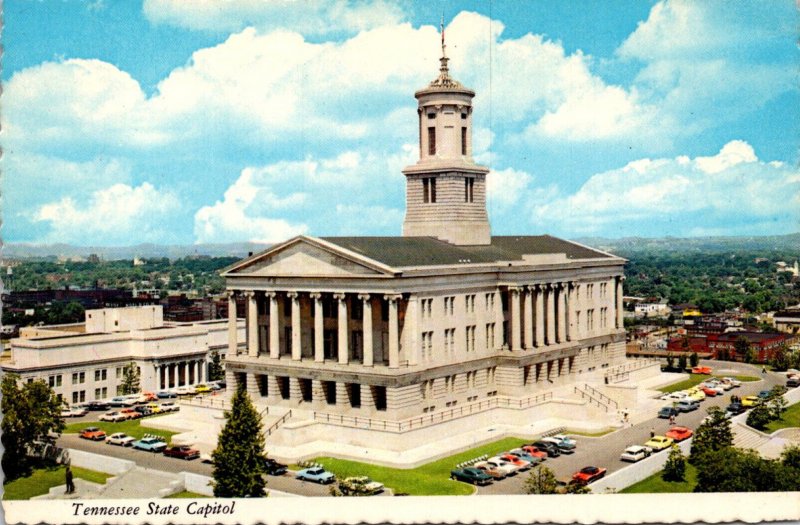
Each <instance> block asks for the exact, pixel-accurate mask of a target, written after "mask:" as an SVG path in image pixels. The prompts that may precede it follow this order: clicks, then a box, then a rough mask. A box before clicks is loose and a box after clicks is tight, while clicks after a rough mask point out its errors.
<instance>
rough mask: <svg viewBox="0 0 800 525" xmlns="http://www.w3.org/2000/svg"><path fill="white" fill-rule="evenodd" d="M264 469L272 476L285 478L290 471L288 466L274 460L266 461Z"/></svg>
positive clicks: (268, 459)
mask: <svg viewBox="0 0 800 525" xmlns="http://www.w3.org/2000/svg"><path fill="white" fill-rule="evenodd" d="M264 468H265V469H266V471H267V474H269V475H270V476H283V475H284V474H286V472H287V471H288V470H289V467H288V466H286V465H284V464H283V463H278V462H277V461H275V460H274V459H272V458H267V459H266V461H264Z"/></svg>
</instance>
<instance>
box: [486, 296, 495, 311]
mask: <svg viewBox="0 0 800 525" xmlns="http://www.w3.org/2000/svg"><path fill="white" fill-rule="evenodd" d="M492 310H494V294H493V293H487V294H486V311H487V312H491V311H492Z"/></svg>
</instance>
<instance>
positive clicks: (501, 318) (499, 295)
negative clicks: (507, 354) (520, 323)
mask: <svg viewBox="0 0 800 525" xmlns="http://www.w3.org/2000/svg"><path fill="white" fill-rule="evenodd" d="M494 298H495V302H494V316H495V321H494V322H495V332H494V333H495V336H496V337H497V340H496V341H495V347H496V348H499V347H502V346H503V345H504V344H506V339H505V330H503V324H504V323H505V320H506V319H505V315H504V314H503V292H502V291H501V290H500V288H498V289H497V291H496V292H495V296H494Z"/></svg>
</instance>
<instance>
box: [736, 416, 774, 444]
mask: <svg viewBox="0 0 800 525" xmlns="http://www.w3.org/2000/svg"><path fill="white" fill-rule="evenodd" d="M731 429H732V430H733V446H735V447H736V448H743V449H744V448H751V449H753V450H758V449H759V448H760V447H762V446H763V445H765V444H767V443H768V442H769V440H770V437H769V436H768V435H766V434H763V433H761V432H759V431H757V430H755V429H753V428H750V427H748V426H747V425H744V424H742V423H738V422H736V423H733V424H732V425H731Z"/></svg>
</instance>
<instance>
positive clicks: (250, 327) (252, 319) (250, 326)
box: [244, 290, 258, 357]
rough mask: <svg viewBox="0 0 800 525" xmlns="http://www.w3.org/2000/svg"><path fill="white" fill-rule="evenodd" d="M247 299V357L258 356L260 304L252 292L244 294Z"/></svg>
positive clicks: (248, 291)
mask: <svg viewBox="0 0 800 525" xmlns="http://www.w3.org/2000/svg"><path fill="white" fill-rule="evenodd" d="M244 296H245V297H247V355H248V356H250V357H256V356H257V355H258V303H256V294H255V292H253V291H252V290H247V291H246V292H244Z"/></svg>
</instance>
